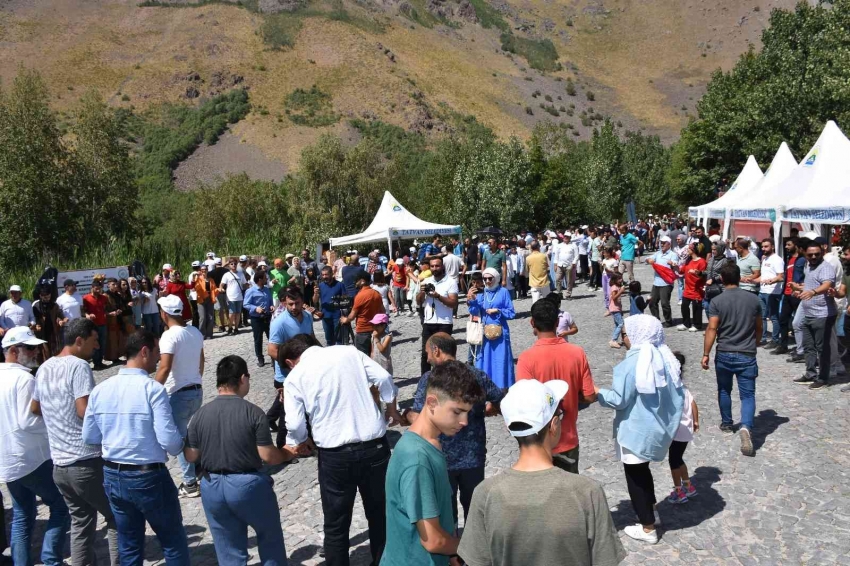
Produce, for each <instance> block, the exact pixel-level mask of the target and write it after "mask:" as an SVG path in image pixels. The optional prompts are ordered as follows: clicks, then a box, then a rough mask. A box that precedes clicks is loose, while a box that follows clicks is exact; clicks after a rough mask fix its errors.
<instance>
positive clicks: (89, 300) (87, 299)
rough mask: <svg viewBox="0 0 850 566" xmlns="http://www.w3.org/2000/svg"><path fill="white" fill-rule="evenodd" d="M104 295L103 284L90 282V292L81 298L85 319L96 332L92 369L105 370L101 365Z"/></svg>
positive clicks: (104, 319)
mask: <svg viewBox="0 0 850 566" xmlns="http://www.w3.org/2000/svg"><path fill="white" fill-rule="evenodd" d="M106 302H107V299H106V295H104V294H103V283H101V282H100V281H99V280H95V281H92V284H91V291H89V294H88V295H85V296H83V312H85V314H86V318H87V319H89V320H91V321H92V322H94V327H95V329H96V330H97V345H98V348H97V350H95V351H94V353H93V354H92V361H94V369H96V370H101V369H106V366H105V365H103V349H104V348H106Z"/></svg>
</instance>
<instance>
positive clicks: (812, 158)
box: [803, 148, 818, 167]
mask: <svg viewBox="0 0 850 566" xmlns="http://www.w3.org/2000/svg"><path fill="white" fill-rule="evenodd" d="M817 158H818V148H815V149H814V150H813V151H812V154H811V155H810V156H809V157H808V158H807V159H806V162H805V163H804V164H803V165H805V166H806V167H811V166H812V165H814V164H815V160H816V159H817Z"/></svg>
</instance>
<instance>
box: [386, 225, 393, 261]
mask: <svg viewBox="0 0 850 566" xmlns="http://www.w3.org/2000/svg"><path fill="white" fill-rule="evenodd" d="M387 254H388V255H387V260H392V259H393V239H392V237H391V236H390V232H389V230H387Z"/></svg>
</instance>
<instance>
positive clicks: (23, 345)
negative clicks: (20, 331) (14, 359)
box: [20, 344, 38, 352]
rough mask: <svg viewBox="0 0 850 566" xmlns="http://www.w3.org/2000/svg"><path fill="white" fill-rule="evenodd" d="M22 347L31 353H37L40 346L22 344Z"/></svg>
mask: <svg viewBox="0 0 850 566" xmlns="http://www.w3.org/2000/svg"><path fill="white" fill-rule="evenodd" d="M20 347H21V348H23V349H24V350H27V351H29V352H35V351H36V350H38V346H33V345H32V344H21V346H20Z"/></svg>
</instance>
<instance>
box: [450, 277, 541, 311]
mask: <svg viewBox="0 0 850 566" xmlns="http://www.w3.org/2000/svg"><path fill="white" fill-rule="evenodd" d="M518 278H519V286H518V287H517V289H518V290H519V296H520V297H521V298H523V299H527V298H528V290H529V287H528V277H526V276H524V275H519V276H518ZM455 308H457V307H455Z"/></svg>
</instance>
